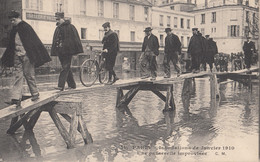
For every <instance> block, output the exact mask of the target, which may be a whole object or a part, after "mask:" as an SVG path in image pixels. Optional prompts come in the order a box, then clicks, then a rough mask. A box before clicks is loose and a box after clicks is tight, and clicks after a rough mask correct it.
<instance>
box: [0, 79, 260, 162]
mask: <svg viewBox="0 0 260 162" xmlns="http://www.w3.org/2000/svg"><path fill="white" fill-rule="evenodd" d="M238 86H239V84H235V83H227V84H224V85H221V86H220V99H219V100H211V98H210V92H209V89H210V86H209V81H208V78H206V79H203V78H200V79H196V82H195V80H193V79H186V80H185V81H184V82H183V83H176V84H175V83H174V100H175V104H176V107H177V109H176V110H175V111H166V112H163V108H164V102H163V101H162V100H160V99H158V97H157V96H155V95H154V94H152V93H146V92H142V91H141V92H140V93H138V94H137V95H136V97H135V98H133V100H132V102H131V103H130V104H129V107H127V106H125V107H120V108H115V96H116V91H115V89H114V88H110V89H109V88H107V89H106V91H104V90H95V91H88V92H86V93H82V94H75V95H78V96H79V97H84V101H83V103H82V104H83V108H84V120H85V122H86V125H87V127H88V129H89V131H90V133H91V134H92V137H93V140H94V143H92V144H89V145H85V146H83V145H82V144H83V140H82V139H81V138H78V139H77V140H76V143H77V148H75V149H72V150H67V149H66V144H65V142H64V141H63V139H62V137H61V136H60V135H58V130H57V128H56V127H55V125H54V124H53V122H52V120H51V118H50V117H49V116H48V114H46V115H44V113H43V114H42V115H43V116H41V118H40V119H39V121H38V123H37V125H36V127H35V129H34V131H35V132H34V133H35V136H36V139H37V140H38V141H36V140H35V138H34V135H33V134H31V135H29V136H31V137H32V138H34V140H35V141H34V140H32V139H31V140H29V139H28V138H27V137H26V136H25V134H16V135H15V136H14V137H15V139H14V138H13V137H12V136H7V135H6V134H5V133H4V132H5V131H6V128H8V126H9V123H10V122H5V123H3V122H2V123H0V130H1V131H0V161H30V160H37V158H39V159H40V160H42V161H82V162H83V161H120V162H121V161H178V162H186V161H212V159H210V156H181V155H178V152H194V150H187V149H186V150H185V149H178V147H192V146H196V147H202V146H203V147H207V146H209V147H214V146H219V145H230V146H234V147H236V150H234V151H229V152H227V153H228V154H227V155H226V156H225V157H223V158H227V157H229V158H235V159H236V158H237V159H236V160H233V161H238V160H240V161H241V160H242V161H246V160H247V159H243V157H241V156H242V155H241V156H237V155H240V152H241V149H243V148H244V150H242V152H245V153H248V154H251V155H253V154H254V153H255V152H257V151H255V150H257V142H256V141H257V137H258V112H259V110H258V105H259V103H258V97H257V96H258V90H257V89H256V88H254V89H253V90H252V94H251V92H249V91H248V89H247V87H244V86H241V85H240V87H239V88H238ZM101 101H105V102H101ZM1 132H3V133H1ZM78 135H79V134H78ZM23 136H24V137H23ZM79 136H80V135H79ZM29 138H30V137H29ZM10 139H12V140H10ZM248 139H250V140H251V141H250V142H248V141H249V140H248ZM33 141H34V142H33ZM32 143H34V144H32ZM37 143H38V144H39V145H40V147H39V145H38V144H37ZM18 146H19V147H18ZM198 151H199V152H202V153H208V154H211V155H212V154H214V151H207V150H206V151H205V150H198ZM156 152H157V153H158V152H159V153H172V155H158V154H156ZM173 153H176V154H175V155H173ZM214 158H217V160H216V161H223V160H225V159H220V160H219V159H218V158H220V157H214ZM247 161H248V160H247ZM251 161H253V160H251Z"/></svg>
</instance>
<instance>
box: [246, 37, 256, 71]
mask: <svg viewBox="0 0 260 162" xmlns="http://www.w3.org/2000/svg"><path fill="white" fill-rule="evenodd" d="M243 51H244V54H245V64H246V68H247V69H250V67H251V63H252V55H253V52H256V49H255V43H254V42H252V41H250V37H247V41H246V42H244V45H243Z"/></svg>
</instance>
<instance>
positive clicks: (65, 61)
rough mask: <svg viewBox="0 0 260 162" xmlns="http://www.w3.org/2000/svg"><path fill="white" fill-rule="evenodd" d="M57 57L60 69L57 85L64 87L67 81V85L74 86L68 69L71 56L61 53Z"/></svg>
mask: <svg viewBox="0 0 260 162" xmlns="http://www.w3.org/2000/svg"><path fill="white" fill-rule="evenodd" d="M59 59H60V63H61V67H62V70H61V72H60V76H59V82H58V87H61V88H64V87H65V83H66V82H67V83H68V86H69V87H72V88H75V87H76V83H75V81H74V78H73V74H72V71H71V69H70V66H71V59H72V56H71V55H62V56H59Z"/></svg>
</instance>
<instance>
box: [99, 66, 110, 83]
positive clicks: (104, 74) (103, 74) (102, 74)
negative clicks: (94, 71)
mask: <svg viewBox="0 0 260 162" xmlns="http://www.w3.org/2000/svg"><path fill="white" fill-rule="evenodd" d="M108 73H109V72H108V71H107V70H106V69H105V68H101V69H100V71H99V74H98V79H99V82H100V83H101V84H103V83H105V82H108V75H109V74H108Z"/></svg>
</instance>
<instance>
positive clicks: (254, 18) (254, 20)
mask: <svg viewBox="0 0 260 162" xmlns="http://www.w3.org/2000/svg"><path fill="white" fill-rule="evenodd" d="M255 23H256V17H255V13H253V24H255Z"/></svg>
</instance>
